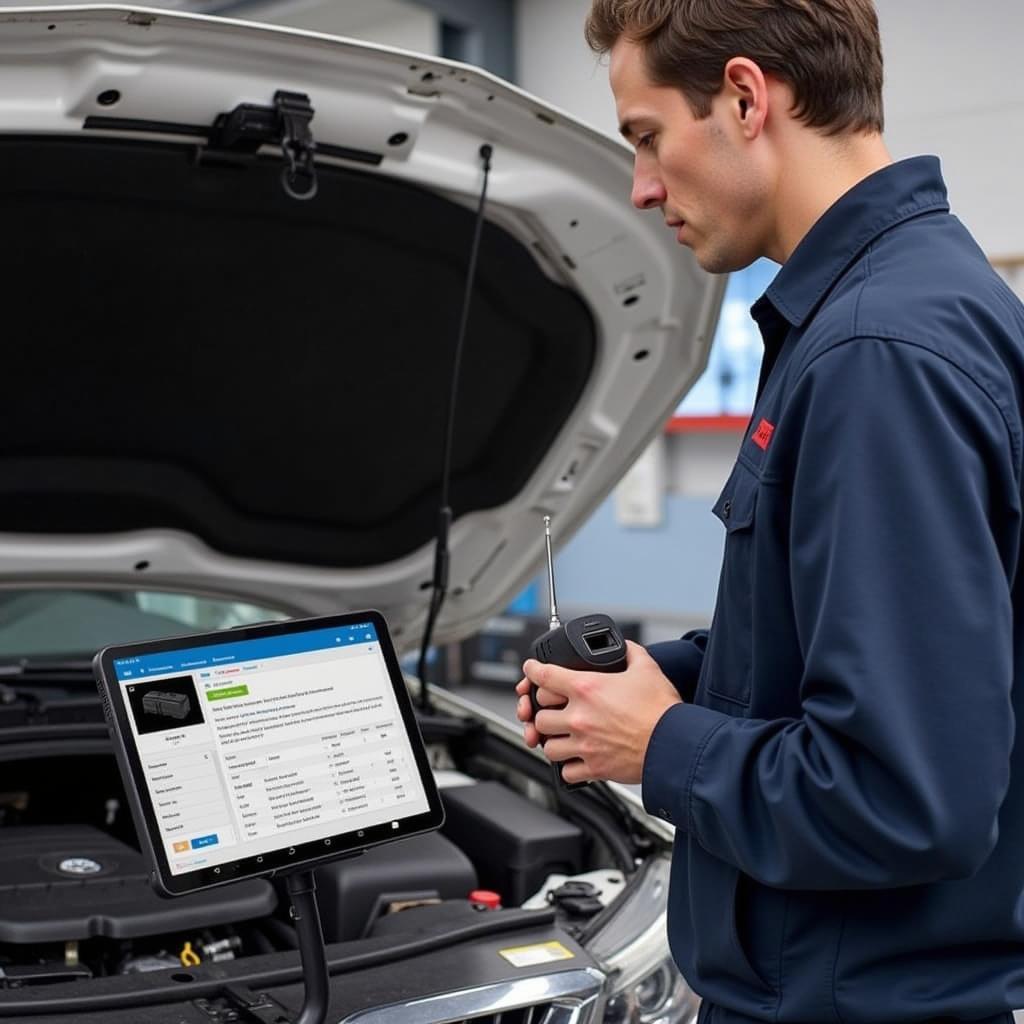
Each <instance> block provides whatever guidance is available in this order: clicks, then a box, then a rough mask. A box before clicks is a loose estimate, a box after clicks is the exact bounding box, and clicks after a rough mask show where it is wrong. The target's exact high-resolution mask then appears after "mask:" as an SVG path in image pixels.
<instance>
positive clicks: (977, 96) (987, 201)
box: [517, 0, 1024, 257]
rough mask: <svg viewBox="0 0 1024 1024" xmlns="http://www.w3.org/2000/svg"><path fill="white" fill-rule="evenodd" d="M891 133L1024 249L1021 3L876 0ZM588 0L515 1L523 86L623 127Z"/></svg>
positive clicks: (1011, 247) (989, 229) (982, 223)
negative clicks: (591, 28)
mask: <svg viewBox="0 0 1024 1024" xmlns="http://www.w3.org/2000/svg"><path fill="white" fill-rule="evenodd" d="M876 4H877V7H878V14H879V22H880V24H881V30H882V50H883V57H884V60H885V67H886V87H885V104H886V114H887V131H886V138H887V139H888V142H889V146H890V148H891V150H892V152H893V155H894V156H895V157H897V158H901V157H905V156H911V155H913V154H916V153H937V154H938V155H939V156H941V157H942V161H943V166H944V170H945V174H946V181H947V184H948V185H949V192H950V199H951V202H952V205H953V209H954V211H955V212H956V213H957V214H958V215H959V216H960V217H961V219H963V220H964V222H965V223H966V224H967V226H968V227H969V228H970V229H971V231H972V232H973V233H974V236H975V238H977V240H978V242H979V244H980V245H981V247H982V248H983V249H984V250H985V251H986V252H987V253H988V254H989V255H991V256H995V257H999V256H1011V255H1013V256H1016V255H1024V188H1022V187H1021V184H1020V183H1021V179H1022V168H1024V61H1022V60H1021V58H1020V48H1021V45H1022V43H1024V3H1021V2H1020V0H876ZM589 9H590V2H589V0H519V5H518V33H517V45H518V50H519V75H518V78H519V84H520V85H522V86H523V88H525V89H527V90H529V91H530V92H535V93H536V94H537V95H538V96H541V97H542V98H544V99H547V100H549V101H551V102H552V103H554V104H556V105H557V106H560V107H563V108H565V109H566V110H567V111H569V112H570V113H572V114H575V115H576V116H577V117H581V118H583V119H585V120H587V121H590V122H591V123H593V124H595V125H596V126H598V127H600V128H603V129H605V130H606V131H609V132H613V133H614V132H615V131H616V124H615V116H614V108H613V104H612V99H611V94H610V92H609V90H608V81H607V71H606V69H605V68H604V67H599V66H598V65H597V62H596V59H595V57H594V56H593V55H592V54H591V53H590V51H589V50H588V49H587V46H586V43H585V42H584V41H583V34H582V26H583V22H584V19H585V17H586V14H587V11H588V10H589Z"/></svg>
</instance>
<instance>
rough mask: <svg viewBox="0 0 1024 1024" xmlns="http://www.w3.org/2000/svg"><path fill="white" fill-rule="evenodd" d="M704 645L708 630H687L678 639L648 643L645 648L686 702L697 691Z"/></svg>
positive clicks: (705, 645)
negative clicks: (687, 631)
mask: <svg viewBox="0 0 1024 1024" xmlns="http://www.w3.org/2000/svg"><path fill="white" fill-rule="evenodd" d="M707 646H708V631H707V630H706V629H691V630H690V632H689V633H684V634H683V636H682V637H680V638H679V639H678V640H666V641H663V642H662V643H657V644H651V645H650V646H649V647H648V648H647V653H648V654H649V655H650V656H651V657H652V658H653V659H654V660H655V661H656V662H657V663H658V667H659V668H660V669H661V671H662V672H664V673H665V675H666V676H667V677H668V679H669V682H671V683H672V685H673V686H674V687H675V688H676V689H677V690H678V691H679V696H680V697H682V698H683V700H685V701H686V702H687V703H690V702H692V701H693V697H694V693H695V692H696V689H697V677H698V676H699V675H700V667H701V664H702V663H703V661H704V651H705V650H706V649H707Z"/></svg>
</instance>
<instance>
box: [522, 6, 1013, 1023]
mask: <svg viewBox="0 0 1024 1024" xmlns="http://www.w3.org/2000/svg"><path fill="white" fill-rule="evenodd" d="M586 35H587V39H588V42H589V43H590V45H591V46H592V48H593V49H594V50H596V51H597V52H599V53H609V54H610V58H609V69H610V81H611V87H612V91H613V93H614V96H615V101H616V106H617V112H618V117H619V121H620V124H621V126H622V132H623V134H624V135H625V137H626V138H627V140H629V142H631V143H632V144H633V146H634V147H635V150H636V156H635V167H634V181H633V194H632V200H633V203H634V205H636V206H637V207H638V208H640V209H642V210H660V211H661V215H662V216H663V217H664V219H665V221H666V224H667V226H668V230H671V231H672V232H673V233H674V234H676V235H677V236H678V240H679V242H680V243H682V244H683V245H685V246H687V247H688V248H690V249H692V250H693V252H694V253H695V255H696V258H697V260H698V261H699V263H700V264H701V266H702V267H704V268H705V269H706V270H709V271H712V272H715V273H724V272H726V271H732V270H739V269H741V268H743V267H746V266H748V265H750V264H751V263H752V262H753V261H754V260H755V259H757V258H758V257H768V258H769V259H772V260H774V261H776V262H778V263H780V264H782V268H781V270H780V271H779V273H778V275H777V277H776V278H775V280H774V282H773V283H772V285H771V286H770V287H769V288H768V290H767V292H766V293H765V294H764V295H763V296H762V297H761V298H760V299H759V300H758V302H757V303H756V304H755V305H754V307H753V309H752V315H753V317H754V319H755V320H756V322H757V325H758V327H759V329H760V331H761V335H762V337H763V339H764V346H765V354H764V362H763V366H762V372H761V378H760V386H759V389H758V398H757V402H756V406H755V409H754V413H753V417H752V419H751V423H750V429H749V431H748V432H747V434H746V435H745V437H744V439H743V441H742V444H741V448H740V452H739V456H738V458H737V461H736V465H735V467H734V469H733V471H732V474H731V476H730V477H729V480H728V482H727V484H726V486H725V489H724V491H723V493H722V495H721V497H720V498H719V500H718V502H717V504H716V505H715V507H714V512H715V514H716V515H717V516H718V517H719V518H720V519H721V521H722V524H723V525H724V527H725V530H726V544H725V554H724V559H723V566H722V575H721V581H720V585H719V592H718V599H717V604H716V608H715V613H714V619H713V622H712V627H711V630H710V632H693V633H689V634H687V635H686V636H685V637H683V638H682V639H681V640H679V641H675V642H672V643H668V644H658V645H654V646H652V647H651V649H650V650H649V651H645V650H644V649H643V648H642V647H639V646H637V645H634V644H630V646H629V656H628V668H627V669H626V671H625V672H624V673H623V674H621V675H599V674H588V673H578V672H572V671H568V670H565V669H562V668H558V667H556V666H551V665H541V664H540V663H538V662H536V661H532V660H531V661H528V662H527V663H526V665H525V666H524V674H525V676H526V679H524V680H522V681H521V682H520V683H519V685H518V687H517V692H518V693H519V694H520V698H519V702H518V715H519V718H520V719H521V720H522V721H523V722H524V723H526V724H525V726H524V729H525V736H526V741H527V743H529V744H530V745H531V746H534V745H536V744H537V743H538V742H539V741H540V739H541V738H544V737H546V742H545V746H544V750H545V753H546V755H547V756H548V757H549V758H550V759H551V760H552V761H556V762H557V761H565V760H569V759H574V760H571V763H570V764H569V765H567V766H566V767H565V768H564V776H565V778H566V780H568V781H571V782H575V781H581V780H590V779H611V780H617V781H619V782H625V783H636V782H642V787H643V798H644V802H645V806H646V807H647V808H648V810H649V811H651V812H652V813H653V814H655V815H658V816H660V817H661V818H663V819H665V820H666V821H669V822H671V823H673V824H674V825H675V827H676V830H677V831H676V841H675V848H674V860H673V872H672V882H671V893H670V897H669V916H668V931H669V940H670V944H671V948H672V952H673V955H674V957H675V959H676V961H677V963H678V964H679V966H680V969H681V970H682V972H683V974H684V976H685V977H686V978H687V980H688V981H689V982H690V984H691V985H692V987H693V988H694V989H695V990H696V992H697V993H698V994H700V995H701V996H702V997H703V999H704V1001H703V1005H702V1010H701V1020H703V1021H707V1022H713V1024H739V1022H748V1021H778V1022H788V1021H792V1022H825V1021H843V1022H871V1024H880V1022H886V1021H891V1022H896V1021H933V1020H936V1019H938V1018H941V1019H942V1020H944V1021H950V1020H964V1021H967V1020H975V1021H976V1020H987V1021H1000V1022H1002V1021H1010V1020H1012V1017H1011V1015H1010V1013H1009V1012H1008V1011H1009V1010H1010V1009H1011V1008H1013V1007H1024V896H1022V889H1024V813H1022V811H1024V788H1022V787H1024V744H1021V743H1018V744H1017V745H1016V746H1014V733H1015V729H1016V726H1017V722H1018V721H1019V720H1020V715H1021V710H1022V700H1024V690H1022V686H1021V680H1020V678H1019V677H1020V675H1021V673H1022V672H1024V658H1022V654H1024V651H1022V644H1024V615H1022V585H1021V579H1020V576H1019V574H1018V559H1019V557H1020V541H1021V508H1022V496H1021V489H1022V422H1021V421H1022V416H1021V396H1022V393H1024V308H1022V306H1021V304H1020V302H1018V300H1017V299H1016V298H1015V297H1014V296H1013V294H1012V293H1011V292H1010V290H1009V289H1008V288H1007V287H1006V286H1005V285H1004V284H1003V282H1002V281H1001V280H1000V279H999V278H998V276H997V275H996V274H995V272H994V271H993V270H992V269H991V267H990V266H989V265H988V263H987V262H986V260H985V258H984V256H983V255H982V253H981V251H980V250H979V248H978V246H977V245H976V244H975V242H974V241H973V240H972V238H971V236H970V235H969V234H968V232H967V231H966V230H965V228H964V227H963V226H962V225H961V224H960V222H959V221H958V220H956V219H955V218H954V217H953V216H951V214H950V213H949V206H948V203H947V198H946V188H945V185H944V183H943V180H942V176H941V173H940V168H939V162H938V160H937V159H935V158H933V157H918V158H914V159H910V160H905V161H902V162H898V163H893V162H892V160H891V157H890V156H889V153H888V152H887V149H886V147H885V144H884V142H883V140H882V127H883V112H882V57H881V48H880V43H879V32H878V22H877V17H876V12H875V10H874V7H873V4H872V2H871V0H594V2H593V6H592V10H591V13H590V17H589V20H588V24H587V29H586ZM529 680H532V681H533V682H534V683H536V684H537V685H538V686H539V687H540V690H539V699H540V703H541V704H542V705H543V706H544V707H543V710H541V711H539V712H538V713H537V716H536V722H532V721H531V712H530V705H529V701H528V700H527V698H526V696H525V694H526V693H527V690H528V685H529V682H528V681H529ZM562 704H564V707H562V708H560V709H559V707H558V706H559V705H562Z"/></svg>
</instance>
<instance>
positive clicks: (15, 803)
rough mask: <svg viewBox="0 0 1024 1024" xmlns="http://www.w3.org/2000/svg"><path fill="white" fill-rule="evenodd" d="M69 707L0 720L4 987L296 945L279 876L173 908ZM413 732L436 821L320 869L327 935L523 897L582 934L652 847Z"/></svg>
mask: <svg viewBox="0 0 1024 1024" xmlns="http://www.w3.org/2000/svg"><path fill="white" fill-rule="evenodd" d="M77 700H78V703H77V706H78V709H79V710H78V713H77V714H76V715H75V716H74V717H75V718H76V719H77V721H74V722H71V723H68V722H65V723H62V724H59V725H56V726H53V725H49V726H48V725H44V724H43V723H41V722H39V721H38V720H37V721H36V722H34V723H31V722H29V723H21V724H19V725H18V726H15V727H14V728H10V729H3V728H2V726H0V740H2V739H3V738H4V737H3V734H4V733H6V734H7V737H6V738H7V739H10V740H14V739H16V738H17V739H20V740H21V742H16V743H10V742H7V743H3V742H0V758H2V759H3V760H4V762H5V763H4V780H5V789H4V791H3V792H0V988H6V989H11V988H26V987H28V986H42V985H51V984H54V983H59V982H77V983H81V982H87V981H89V980H90V979H95V978H101V977H110V976H115V975H132V974H144V973H148V972H151V971H160V970H168V969H176V970H178V971H179V972H180V971H181V970H182V969H186V970H187V969H188V968H190V967H197V966H199V965H200V964H210V963H216V964H223V963H225V962H229V961H234V960H239V959H243V958H247V957H258V956H262V955H265V954H270V953H275V952H278V951H282V950H294V949H295V948H296V945H297V940H296V935H295V930H294V928H293V927H292V925H291V923H290V921H289V918H288V899H287V896H286V895H285V891H284V884H283V882H282V881H281V880H280V879H270V880H268V879H251V880H248V881H244V882H240V883H236V884H233V885H230V886H224V887H220V888H217V889H214V890H212V891H208V892H205V893H203V894H196V895H194V896H186V897H179V898H176V899H173V900H170V899H165V898H163V897H161V896H159V895H158V894H157V893H156V892H155V891H154V890H153V889H152V887H151V886H150V880H149V877H148V872H147V868H146V864H145V861H144V859H143V857H142V855H141V853H140V852H139V848H138V844H137V841H136V838H135V832H134V827H133V823H132V821H131V816H130V814H129V813H128V808H127V804H126V800H125V795H124V791H123V789H122V784H121V780H120V777H119V774H118V771H117V767H116V763H115V760H114V757H113V753H112V750H111V748H110V746H109V740H108V739H107V737H106V727H105V724H104V723H103V721H102V716H101V713H100V710H99V706H98V702H97V703H96V706H95V719H94V717H93V714H92V713H91V712H92V702H91V701H89V700H83V699H82V698H78V699H77ZM420 725H421V729H422V731H423V734H424V738H425V740H426V741H427V744H428V749H429V750H430V755H431V759H432V761H433V762H434V763H435V765H436V767H435V776H436V777H437V779H438V783H439V786H440V787H441V789H442V797H443V801H444V805H445V810H446V822H445V825H444V827H443V829H442V831H441V832H437V833H429V834H426V835H422V836H416V837H412V838H409V839H406V840H403V841H401V842H399V843H394V844H389V845H385V846H381V847H378V848H376V849H373V850H371V851H368V852H367V853H365V854H363V855H361V856H357V857H353V858H350V859H345V860H339V861H336V862H333V863H331V864H327V865H324V866H322V867H320V868H318V869H317V872H316V877H317V888H318V899H319V905H320V912H321V917H322V920H323V925H324V937H325V940H326V942H327V943H328V944H331V943H357V942H360V941H361V940H371V941H372V940H377V939H379V938H380V937H381V936H393V937H397V938H400V937H402V935H403V933H404V935H406V936H408V935H414V934H418V933H423V932H424V931H425V930H426V931H429V930H431V929H434V930H436V929H437V928H438V927H439V926H443V925H444V923H445V922H450V923H451V924H452V925H454V926H462V925H464V924H466V923H467V922H470V921H471V919H472V918H473V916H474V915H476V916H478V915H480V914H483V913H491V914H493V913H494V910H495V907H497V906H500V907H501V908H503V910H504V911H516V912H518V908H520V907H521V906H523V905H524V904H527V905H529V906H534V907H536V906H538V905H539V906H550V907H551V908H553V909H554V911H555V912H556V915H557V918H558V921H559V924H560V925H561V926H562V927H564V928H565V929H566V931H567V932H568V933H569V934H570V935H573V934H578V933H580V932H582V931H583V930H585V928H586V926H587V924H588V922H589V921H591V920H592V919H593V918H595V917H596V916H597V915H600V913H601V911H602V910H603V909H604V907H605V906H606V905H608V904H609V903H611V902H612V901H613V900H614V898H615V896H616V895H617V893H618V892H620V891H622V890H623V888H624V887H625V885H626V882H627V880H628V876H629V874H630V872H631V870H632V868H633V865H634V864H635V862H636V860H635V859H636V857H637V856H638V855H640V854H642V853H643V852H644V848H645V846H646V847H647V848H648V849H649V843H650V839H649V838H647V837H645V835H644V834H643V833H642V831H640V830H638V829H636V828H635V827H633V828H631V827H630V824H629V818H628V815H626V814H624V813H623V812H621V809H619V813H618V814H616V813H615V807H614V802H613V801H610V800H603V799H601V797H600V795H599V794H598V793H597V792H595V793H591V794H588V795H587V796H586V797H585V798H584V799H574V800H573V801H572V808H571V809H569V808H566V807H564V806H559V804H558V802H557V798H556V797H555V796H554V795H553V794H552V792H551V787H550V785H549V784H548V782H547V779H548V778H549V776H548V775H547V771H546V768H547V766H546V765H545V764H544V763H543V762H540V761H539V760H538V759H536V758H534V757H532V756H531V755H529V754H528V753H527V752H526V751H524V750H522V749H517V748H515V747H514V746H513V745H512V744H510V743H507V742H504V741H503V740H500V739H498V738H496V737H494V736H493V735H491V734H489V733H488V732H487V730H486V729H485V728H483V727H482V726H481V725H480V723H477V722H474V721H472V720H470V719H459V718H451V717H448V716H444V715H433V716H427V717H426V718H425V719H424V720H422V721H421V723H420ZM32 734H34V735H32ZM29 739H31V740H32V741H33V742H31V743H29V742H25V741H26V740H29ZM594 872H598V875H597V876H595V875H594ZM583 874H586V875H587V879H588V880H586V881H584V880H579V876H581V875H583ZM552 877H554V878H555V879H556V881H557V884H555V885H554V886H553V887H549V888H550V891H548V892H547V893H545V892H544V889H545V885H546V883H548V881H549V879H551V878H552ZM595 882H596V884H594V883H595ZM480 890H485V891H487V892H485V893H483V894H482V893H481V892H480ZM488 892H489V893H492V894H493V895H487V893H488ZM538 900H539V903H538ZM531 901H532V902H531ZM498 912H499V913H501V911H498ZM512 917H513V915H512V914H509V920H511V919H512ZM493 923H494V925H497V924H498V921H497V920H496V919H495V920H494V921H493Z"/></svg>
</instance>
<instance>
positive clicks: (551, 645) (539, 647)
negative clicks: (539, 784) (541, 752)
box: [530, 516, 626, 790]
mask: <svg viewBox="0 0 1024 1024" xmlns="http://www.w3.org/2000/svg"><path fill="white" fill-rule="evenodd" d="M544 544H545V548H546V551H547V560H548V593H549V594H550V596H551V621H550V623H549V625H550V628H549V629H548V631H547V632H546V633H545V634H544V635H543V636H539V637H537V639H536V640H534V642H533V646H532V648H531V654H532V657H534V658H535V659H536V660H537V661H542V662H544V663H545V664H548V665H561V667H562V668H571V669H574V670H576V671H581V672H621V671H623V670H624V669H625V667H626V642H625V640H623V638H622V633H621V631H620V630H619V627H618V626H616V625H615V621H614V619H612V618H611V617H610V616H608V615H603V614H602V613H600V612H597V613H595V614H594V615H581V616H580V617H579V618H576V619H571V620H570V621H569V622H567V623H565V625H563V624H562V623H561V621H560V620H559V618H558V606H557V603H556V601H555V570H554V562H553V560H552V557H551V516H545V517H544ZM530 706H531V707H532V708H533V714H534V716H536V714H537V712H538V711H540V710H542V708H541V705H540V704H538V703H537V687H536V686H533V685H531V686H530ZM563 763H564V762H563ZM552 768H553V769H554V775H555V780H556V782H557V784H558V786H559V787H560V788H562V789H568V790H572V789H582V788H583V787H584V786H586V785H588V783H586V782H566V781H565V779H563V778H562V764H561V763H560V764H553V765H552Z"/></svg>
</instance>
